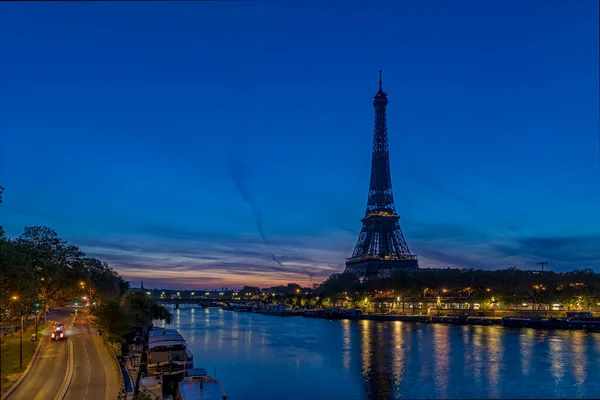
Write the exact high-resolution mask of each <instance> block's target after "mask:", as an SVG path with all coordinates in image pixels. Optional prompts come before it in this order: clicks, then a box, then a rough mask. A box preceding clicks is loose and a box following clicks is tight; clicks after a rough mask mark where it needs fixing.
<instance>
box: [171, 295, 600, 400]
mask: <svg viewBox="0 0 600 400" xmlns="http://www.w3.org/2000/svg"><path fill="white" fill-rule="evenodd" d="M186 307H191V306H184V305H183V306H182V308H186ZM173 312H174V315H175V320H174V322H173V324H171V325H170V327H172V328H176V329H178V330H179V331H180V332H181V334H182V335H183V336H184V337H185V338H186V340H187V341H188V345H189V346H190V347H191V349H192V351H193V353H194V360H195V364H196V367H202V368H206V370H207V371H208V373H209V374H210V375H213V374H214V373H215V371H216V375H217V378H218V379H219V380H220V381H221V383H222V385H223V387H224V389H225V391H226V393H227V395H228V396H229V398H230V399H231V400H236V399H238V400H242V399H277V400H280V399H289V400H296V399H298V400H300V399H311V400H317V399H344V400H348V399H373V400H375V399H377V400H379V399H400V398H402V399H411V398H414V399H433V398H436V399H437V398H460V399H467V398H476V399H482V398H486V399H487V398H600V334H598V333H594V334H592V333H584V332H581V331H572V332H570V331H536V330H533V329H522V330H518V329H505V328H502V327H495V326H493V327H479V326H464V327H463V326H448V325H441V324H414V323H405V322H373V321H327V320H323V319H313V318H302V317H283V318H282V317H277V316H266V315H260V314H253V313H235V312H232V311H226V310H221V309H217V308H209V309H201V308H187V309H180V310H173ZM161 326H164V325H161ZM215 368H216V370H215Z"/></svg>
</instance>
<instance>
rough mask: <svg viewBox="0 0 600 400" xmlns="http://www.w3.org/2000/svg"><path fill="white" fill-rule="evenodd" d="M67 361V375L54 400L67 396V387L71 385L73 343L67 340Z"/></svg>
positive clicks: (60, 399) (61, 399)
mask: <svg viewBox="0 0 600 400" xmlns="http://www.w3.org/2000/svg"><path fill="white" fill-rule="evenodd" d="M67 356H68V358H69V360H68V365H67V374H66V375H65V379H64V381H63V383H62V385H61V389H60V390H59V392H58V394H57V395H56V397H55V398H54V400H63V399H64V398H65V396H66V394H67V390H69V386H70V385H71V380H72V379H73V369H74V368H73V342H72V341H70V340H69V352H68V354H67Z"/></svg>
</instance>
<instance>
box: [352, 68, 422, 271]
mask: <svg viewBox="0 0 600 400" xmlns="http://www.w3.org/2000/svg"><path fill="white" fill-rule="evenodd" d="M387 104H388V96H387V94H386V93H385V92H384V91H383V88H382V80H381V71H379V91H378V92H377V94H376V95H375V97H374V98H373V106H374V107H375V130H374V134H373V155H372V160H371V182H370V185H369V199H368V201H367V210H366V212H365V217H364V218H363V219H362V223H363V226H362V229H361V231H360V234H359V236H358V241H357V242H356V246H355V248H354V252H353V253H352V257H350V258H348V259H346V269H345V271H344V273H354V274H356V275H358V276H359V277H360V278H364V277H369V276H389V275H390V274H391V273H392V272H393V271H394V270H397V269H406V268H410V269H415V268H419V263H418V260H417V256H415V255H412V254H411V253H410V250H409V249H408V245H407V244H406V240H405V239H404V235H403V234H402V230H401V229H400V223H399V220H400V217H399V216H398V214H397V213H396V207H395V205H394V194H393V192H392V179H391V174H390V152H389V147H388V132H387V116H386V108H387Z"/></svg>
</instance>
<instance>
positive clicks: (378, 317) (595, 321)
mask: <svg viewBox="0 0 600 400" xmlns="http://www.w3.org/2000/svg"><path fill="white" fill-rule="evenodd" d="M233 311H243V312H248V311H249V310H247V309H239V310H236V309H235V308H234V309H233ZM251 312H256V313H260V314H264V315H273V316H282V317H300V316H301V317H304V318H321V319H327V320H352V321H362V320H368V321H390V322H393V321H401V322H414V323H425V324H432V323H439V324H448V325H480V326H490V325H499V326H504V327H507V328H534V329H567V330H586V331H590V332H600V318H598V317H596V318H594V317H591V313H587V314H589V315H588V316H587V317H581V318H542V317H540V316H533V317H519V316H516V315H515V316H510V317H471V316H466V315H464V316H441V315H401V314H393V313H385V314H383V313H382V314H378V313H370V314H363V313H362V311H361V310H356V309H349V310H344V309H324V310H311V311H302V310H283V311H278V312H272V310H269V309H264V310H253V311H251ZM579 314H584V313H579Z"/></svg>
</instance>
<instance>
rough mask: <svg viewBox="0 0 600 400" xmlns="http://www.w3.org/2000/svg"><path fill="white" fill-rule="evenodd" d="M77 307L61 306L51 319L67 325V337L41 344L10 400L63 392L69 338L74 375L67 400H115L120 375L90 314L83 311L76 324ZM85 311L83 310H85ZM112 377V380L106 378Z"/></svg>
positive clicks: (48, 397) (35, 399)
mask: <svg viewBox="0 0 600 400" xmlns="http://www.w3.org/2000/svg"><path fill="white" fill-rule="evenodd" d="M72 311H73V309H58V310H56V311H54V312H52V313H49V314H48V320H49V321H51V320H53V321H60V322H63V323H64V324H65V327H66V328H67V329H66V330H67V338H68V339H67V340H63V341H50V340H49V339H48V338H45V339H44V341H43V342H42V343H41V344H40V346H42V347H41V348H40V356H39V358H38V359H37V361H36V362H35V364H34V365H33V367H32V368H31V370H30V371H29V373H28V374H27V376H26V377H25V379H24V380H23V382H22V383H21V384H20V385H19V387H18V388H17V389H16V390H15V391H14V392H13V393H11V395H10V396H9V397H8V398H7V400H8V399H10V400H42V399H44V400H52V399H54V398H55V397H56V395H57V394H58V393H59V391H60V389H61V386H62V384H63V381H64V379H65V376H66V374H67V366H68V364H69V355H68V345H67V344H68V341H71V342H72V345H73V354H72V358H73V377H72V380H71V383H70V385H69V388H68V390H67V393H66V395H65V397H64V399H65V400H108V399H110V400H112V399H115V398H116V396H117V393H118V390H119V387H118V382H119V381H118V375H117V373H116V371H115V369H114V368H113V366H112V359H111V358H110V354H109V353H108V351H107V350H106V348H105V347H104V344H103V343H102V338H100V337H99V335H98V332H97V331H95V330H92V328H91V326H90V324H89V320H88V317H87V314H86V313H85V312H80V313H79V315H78V316H77V319H76V320H75V324H74V326H73V327H70V325H71V322H72V320H73V316H72ZM82 311H83V310H82ZM106 377H108V380H107V379H106Z"/></svg>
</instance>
